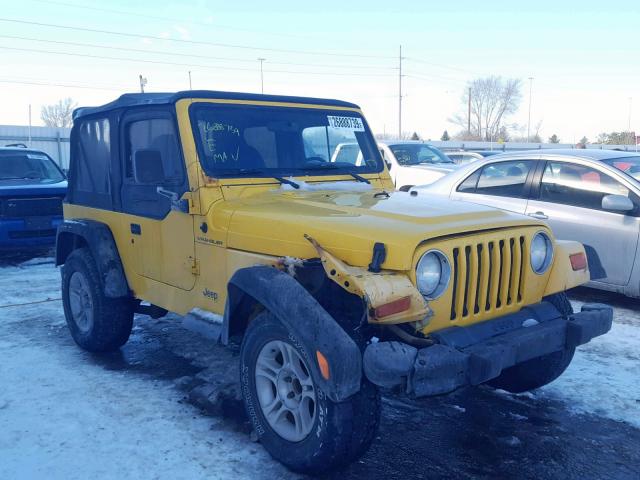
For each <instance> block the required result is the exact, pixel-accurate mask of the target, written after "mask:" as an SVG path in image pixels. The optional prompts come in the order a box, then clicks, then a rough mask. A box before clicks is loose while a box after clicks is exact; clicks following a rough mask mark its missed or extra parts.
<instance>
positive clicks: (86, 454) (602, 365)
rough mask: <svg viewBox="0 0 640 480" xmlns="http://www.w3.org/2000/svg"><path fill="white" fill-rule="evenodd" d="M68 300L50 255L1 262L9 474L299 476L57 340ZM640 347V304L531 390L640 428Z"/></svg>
mask: <svg viewBox="0 0 640 480" xmlns="http://www.w3.org/2000/svg"><path fill="white" fill-rule="evenodd" d="M59 297H60V276H59V272H58V270H57V269H56V268H55V267H54V266H53V261H52V260H51V259H49V258H44V259H34V260H30V261H29V262H25V263H21V264H19V265H13V266H7V265H4V266H0V358H2V361H0V381H1V384H0V385H1V388H0V479H4V478H7V479H9V478H10V479H22V478H24V479H32V478H50V479H58V478H60V479H62V478H64V479H65V480H66V479H70V480H71V479H76V478H77V479H86V478H91V477H94V478H100V479H110V478H113V479H115V478H118V479H119V478H144V479H147V478H171V479H180V478H185V479H191V478H214V479H215V478H249V477H252V478H253V479H258V478H295V477H294V476H292V475H291V474H290V473H289V472H288V471H287V470H285V469H284V468H283V467H281V466H280V465H279V464H278V463H276V462H274V461H273V460H271V458H270V457H269V456H268V455H267V454H266V453H265V451H264V450H263V449H262V447H261V446H260V445H259V444H254V443H251V442H250V441H249V438H248V435H246V434H244V433H237V432H235V431H233V430H232V429H230V428H228V426H225V424H224V420H223V419H219V418H216V417H207V416H205V415H204V414H202V413H201V412H200V411H198V410H196V409H195V408H194V407H192V406H191V405H189V404H185V403H181V400H182V394H181V393H180V390H179V389H178V388H176V386H175V385H174V384H173V383H172V382H171V381H169V380H164V379H158V378H157V377H153V376H150V377H143V376H139V375H135V374H133V373H132V372H129V371H113V370H109V369H106V368H104V366H101V365H99V364H96V363H95V362H94V361H92V357H91V356H90V355H89V354H88V353H86V352H83V351H82V350H80V349H79V348H78V347H76V346H75V344H73V342H72V341H71V340H69V341H68V342H67V343H64V344H62V345H61V344H60V341H58V342H57V343H54V342H52V341H49V339H50V338H52V337H49V338H47V337H48V335H52V334H53V333H54V332H55V333H59V332H60V329H64V328H65V327H64V315H63V313H62V304H61V302H60V300H59ZM25 303H30V304H28V305H22V306H19V307H16V306H12V305H14V304H25ZM579 306H580V302H574V307H575V308H576V309H578V308H579ZM626 307H629V308H626ZM639 347H640V304H639V306H638V309H637V310H636V309H635V303H633V302H631V303H628V304H626V306H616V309H615V311H614V326H613V329H612V331H611V332H610V333H608V334H607V335H605V336H603V337H599V338H597V339H595V340H593V341H592V342H591V343H589V344H587V345H585V346H582V347H580V348H579V349H578V351H577V353H576V356H575V358H574V360H573V363H572V364H571V366H570V367H569V368H568V370H567V371H566V372H565V374H564V375H563V376H561V377H560V378H559V379H558V380H556V381H555V382H553V383H552V384H550V385H548V386H547V387H544V388H542V389H540V390H538V391H536V392H533V393H526V394H524V395H526V396H527V397H528V398H529V399H531V400H533V401H534V402H535V400H536V399H546V398H549V399H554V400H559V401H561V402H563V403H564V404H565V405H566V406H567V411H568V412H574V413H581V412H586V413H592V414H595V415H598V416H603V417H606V418H611V419H614V420H618V421H625V422H627V423H629V424H631V425H634V426H636V427H640V381H639V380H640V376H639V375H638V374H637V371H638V368H639V367H640V348H639ZM497 393H498V394H499V395H502V394H506V393H504V392H497ZM449 407H450V408H451V409H454V410H459V411H461V412H462V410H463V409H464V407H460V406H458V405H455V404H450V405H449Z"/></svg>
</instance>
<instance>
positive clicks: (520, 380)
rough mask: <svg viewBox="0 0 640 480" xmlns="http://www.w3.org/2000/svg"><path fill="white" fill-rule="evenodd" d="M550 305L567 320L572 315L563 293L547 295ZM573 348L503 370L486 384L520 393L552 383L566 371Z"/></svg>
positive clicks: (565, 295)
mask: <svg viewBox="0 0 640 480" xmlns="http://www.w3.org/2000/svg"><path fill="white" fill-rule="evenodd" d="M543 300H544V301H547V302H549V303H551V304H552V305H553V306H554V307H556V309H557V310H558V311H559V312H560V313H561V314H562V316H563V317H565V318H567V317H568V316H569V315H571V314H572V313H573V307H571V302H569V299H568V298H567V294H566V293H564V292H561V293H555V294H553V295H549V296H548V297H545V298H544V299H543ZM575 351H576V349H575V348H565V349H564V350H560V351H558V352H553V353H550V354H548V355H544V356H542V357H538V358H532V359H531V360H527V361H526V362H522V363H519V364H518V365H514V366H513V367H510V368H507V369H506V370H504V371H503V372H502V373H501V374H500V376H498V377H496V378H494V379H493V380H490V381H489V382H487V384H488V385H489V386H491V387H493V388H499V389H502V390H506V391H507V392H511V393H522V392H527V391H529V390H534V389H536V388H540V387H542V386H544V385H547V384H548V383H551V382H553V381H554V380H555V379H556V378H558V377H559V376H560V375H562V373H563V372H564V371H565V370H566V369H567V367H568V366H569V364H570V363H571V360H573V354H574V353H575Z"/></svg>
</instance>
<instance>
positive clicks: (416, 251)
mask: <svg viewBox="0 0 640 480" xmlns="http://www.w3.org/2000/svg"><path fill="white" fill-rule="evenodd" d="M345 143H348V144H357V145H358V148H357V149H350V150H349V152H351V155H334V153H335V151H336V148H337V147H338V145H341V144H345ZM64 217H65V221H64V223H63V224H62V225H61V226H60V228H59V230H58V236H57V252H56V262H57V264H58V265H63V266H62V269H61V271H62V292H63V301H64V311H65V315H66V320H67V323H68V326H69V329H70V331H71V335H72V336H73V338H74V340H75V341H76V343H77V344H78V345H80V346H81V347H82V348H85V349H87V350H90V351H96V352H104V351H110V350H115V349H117V348H119V347H120V346H121V345H123V344H124V343H125V342H126V341H127V339H128V337H129V335H130V332H131V327H132V321H133V316H134V313H141V314H147V315H150V316H152V317H159V316H162V315H164V314H166V313H167V312H168V311H171V312H176V313H178V314H180V315H187V314H191V315H196V316H199V318H201V319H204V320H206V321H207V322H210V324H211V325H213V326H215V327H216V330H215V331H216V332H218V333H219V340H220V341H221V342H223V343H228V342H230V341H236V340H237V341H240V342H241V354H240V372H239V381H240V382H241V390H242V394H243V397H244V403H245V407H246V412H247V415H248V417H249V418H250V420H251V422H252V423H253V427H254V429H255V432H256V433H257V435H258V437H259V438H260V440H261V442H262V444H263V445H264V447H265V448H266V449H267V450H268V451H269V452H270V454H271V455H272V456H273V457H274V458H276V459H277V460H279V461H281V462H282V463H284V464H285V465H287V466H288V467H290V468H291V469H293V470H296V471H300V472H316V473H317V472H320V471H325V470H328V469H332V468H336V467H338V466H341V465H344V464H346V463H348V462H350V461H353V460H354V459H356V458H358V457H359V456H360V455H362V454H363V453H364V452H365V451H366V449H367V448H368V446H369V445H370V443H371V441H372V439H373V438H374V436H375V432H376V429H377V426H378V423H379V415H380V397H379V388H384V389H394V390H396V391H402V392H404V393H406V394H407V395H413V396H427V395H437V394H443V393H447V392H451V391H453V390H455V389H457V388H459V387H463V386H468V385H479V384H483V383H487V384H489V385H490V386H493V387H495V388H501V389H505V390H509V391H512V392H522V391H525V390H530V389H534V388H537V387H540V386H542V385H545V384H547V383H549V382H551V381H552V380H554V379H555V378H556V377H558V375H560V374H561V373H562V372H563V371H564V370H565V368H566V367H567V366H568V365H569V363H570V361H571V359H572V357H573V354H574V350H575V348H576V346H577V345H580V344H583V343H586V342H588V341H589V340H590V339H591V338H593V337H595V336H597V335H602V334H604V333H606V332H607V331H608V330H609V329H610V327H611V320H612V311H611V309H610V308H609V307H607V306H605V305H600V304H589V305H585V306H584V307H582V310H581V312H578V313H574V312H573V311H572V308H571V304H570V303H569V301H568V300H567V297H566V295H565V293H564V291H565V290H566V289H569V288H571V287H574V286H576V285H580V284H582V283H585V282H587V281H588V280H589V271H588V266H587V261H586V257H585V252H584V249H583V247H582V245H581V244H579V243H576V242H566V241H562V242H561V241H555V240H554V238H553V235H552V233H551V231H550V230H549V228H548V227H547V226H546V225H545V224H544V223H541V222H540V221H538V220H535V219H532V218H528V217H524V216H521V215H515V214H511V213H507V212H504V211H501V210H496V209H492V208H488V207H483V206H477V205H472V204H467V203H460V202H452V201H448V200H443V199H439V198H428V197H425V196H418V195H413V194H410V193H406V192H394V191H393V183H392V181H391V178H390V176H389V172H388V171H387V168H386V166H385V163H384V161H383V159H382V158H381V155H380V152H379V150H378V148H377V147H376V142H375V140H374V137H373V135H372V133H371V130H370V129H369V126H368V125H367V122H366V121H365V119H364V117H363V116H362V113H361V111H360V109H359V108H358V106H356V105H354V104H351V103H346V102H342V101H335V100H321V99H315V98H296V97H282V96H270V95H253V94H241V93H224V92H212V91H187V92H178V93H169V94H163V93H146V94H126V95H122V96H121V97H120V98H118V99H117V100H115V101H113V102H111V103H109V104H106V105H104V106H101V107H94V108H80V109H78V110H76V112H75V114H74V126H73V130H72V133H71V165H70V180H69V191H68V196H67V199H66V202H65V205H64Z"/></svg>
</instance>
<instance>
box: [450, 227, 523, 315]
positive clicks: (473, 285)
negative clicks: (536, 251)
mask: <svg viewBox="0 0 640 480" xmlns="http://www.w3.org/2000/svg"><path fill="white" fill-rule="evenodd" d="M527 249H528V247H527V243H526V241H525V237H524V236H513V237H508V238H503V239H499V240H489V241H485V242H477V243H471V244H467V245H463V246H458V247H455V248H454V249H453V265H452V270H453V272H452V281H453V296H452V300H451V320H452V321H456V320H460V319H466V318H469V317H470V316H471V317H473V316H476V315H484V314H486V313H488V312H492V311H494V310H498V309H500V310H502V309H504V308H508V307H513V306H515V305H517V304H520V303H521V302H522V295H523V292H524V289H525V285H524V278H525V277H524V275H523V274H524V272H523V265H524V263H525V262H524V261H523V259H526V258H528V254H527V252H526V250H527Z"/></svg>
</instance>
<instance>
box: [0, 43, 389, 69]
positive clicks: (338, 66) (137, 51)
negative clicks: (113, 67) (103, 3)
mask: <svg viewBox="0 0 640 480" xmlns="http://www.w3.org/2000/svg"><path fill="white" fill-rule="evenodd" d="M0 38H7V39H12V40H26V41H30V42H39V43H46V44H56V45H70V46H75V47H90V48H103V49H107V50H118V51H124V52H135V53H145V54H149V53H151V54H156V55H167V56H173V57H191V58H202V59H207V60H221V61H229V62H240V63H255V60H249V59H244V58H232V57H215V56H211V55H195V54H190V53H175V52H166V51H161V50H148V49H142V48H131V47H114V46H112V45H104V44H96V43H79V42H65V41H62V40H45V39H42V38H33V37H21V36H17V35H0ZM269 63H270V64H271V65H291V66H305V67H311V66H313V67H326V68H356V69H378V70H395V69H396V68H395V67H380V66H376V65H337V64H317V63H299V62H269Z"/></svg>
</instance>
